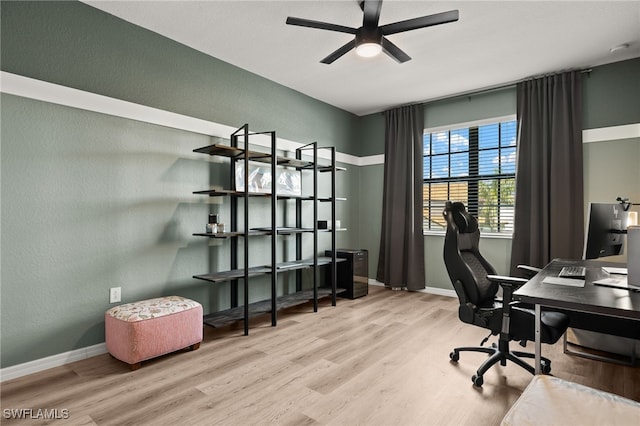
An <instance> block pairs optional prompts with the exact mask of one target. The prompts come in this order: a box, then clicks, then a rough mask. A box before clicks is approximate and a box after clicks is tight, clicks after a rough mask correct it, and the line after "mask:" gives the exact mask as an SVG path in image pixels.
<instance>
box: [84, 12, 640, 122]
mask: <svg viewBox="0 0 640 426" xmlns="http://www.w3.org/2000/svg"><path fill="white" fill-rule="evenodd" d="M86 3H88V4H90V5H92V6H94V7H96V8H99V9H102V10H104V11H106V12H108V13H111V14H113V15H116V16H118V17H120V18H122V19H125V20H127V21H129V22H131V23H134V24H137V25H139V26H142V27H145V28H148V29H150V30H152V31H154V32H156V33H159V34H162V35H164V36H166V37H168V38H171V39H173V40H175V41H178V42H180V43H182V44H185V45H187V46H190V47H192V48H194V49H197V50H199V51H202V52H204V53H207V54H209V55H211V56H214V57H216V58H218V59H221V60H223V61H225V62H228V63H231V64H233V65H236V66H238V67H240V68H243V69H245V70H248V71H250V72H252V73H255V74H258V75H260V76H262V77H265V78H267V79H269V80H272V81H275V82H277V83H280V84H282V85H284V86H287V87H290V88H292V89H294V90H297V91H299V92H302V93H304V94H306V95H308V96H311V97H313V98H316V99H319V100H321V101H324V102H326V103H328V104H331V105H334V106H336V107H338V108H342V109H344V110H346V111H350V112H352V113H354V114H357V115H365V114H369V113H373V112H378V111H382V110H385V109H388V108H391V107H394V106H399V105H403V104H408V103H414V102H422V101H428V100H432V99H437V98H441V97H447V96H451V95H456V94H460V93H465V92H470V91H475V90H478V89H484V88H491V87H496V86H500V85H503V84H506V83H513V82H515V81H518V80H521V79H525V78H528V77H532V76H536V75H541V74H545V73H552V72H557V71H562V70H567V69H575V68H588V67H592V66H596V65H602V64H606V63H611V62H617V61H621V60H624V59H629V58H634V57H640V1H638V0H636V1H616V0H607V1H570V0H564V1H505V0H503V1H423V0H420V1H418V0H414V1H406V0H385V1H384V2H383V4H382V11H381V14H380V25H384V24H388V23H392V22H396V21H402V20H406V19H411V18H415V17H419V16H423V15H430V14H434V13H439V12H444V11H447V10H452V9H458V10H459V13H460V19H459V21H458V22H454V23H450V24H445V25H438V26H434V27H430V28H422V29H418V30H414V31H410V32H405V33H400V34H395V35H391V36H389V40H391V41H392V42H393V43H395V44H396V45H397V46H398V47H400V48H401V49H402V50H404V51H405V52H406V53H407V54H408V55H409V56H411V57H412V60H410V61H408V62H406V63H404V64H398V63H396V62H395V61H394V60H393V59H391V58H390V57H388V56H387V55H384V54H383V55H379V56H378V57H375V58H371V59H365V58H360V57H358V56H357V55H356V54H355V52H354V51H351V52H349V53H348V54H346V55H345V56H343V57H341V58H340V59H338V60H337V61H335V62H334V63H333V64H331V65H326V64H322V63H320V60H321V59H322V58H324V57H325V56H327V55H328V54H329V53H331V52H333V51H334V50H336V49H337V48H338V47H340V46H342V45H343V44H345V43H347V42H348V41H349V40H350V39H351V37H353V36H351V35H349V34H345V33H338V32H332V31H323V30H318V29H311V28H303V27H297V26H291V25H286V24H285V21H286V18H287V16H295V17H298V18H305V19H312V20H317V21H324V22H330V23H335V24H339V25H344V26H348V27H354V28H357V27H360V26H361V25H362V11H361V10H360V7H359V5H358V2H357V0H286V1H273V0H256V1H246V0H235V1H231V0H226V1H223V0H209V1H151V0H145V1H92V0H91V1H86ZM623 43H627V44H629V48H627V49H625V50H622V51H618V52H614V53H611V52H610V49H611V48H612V47H614V46H618V45H620V44H623Z"/></svg>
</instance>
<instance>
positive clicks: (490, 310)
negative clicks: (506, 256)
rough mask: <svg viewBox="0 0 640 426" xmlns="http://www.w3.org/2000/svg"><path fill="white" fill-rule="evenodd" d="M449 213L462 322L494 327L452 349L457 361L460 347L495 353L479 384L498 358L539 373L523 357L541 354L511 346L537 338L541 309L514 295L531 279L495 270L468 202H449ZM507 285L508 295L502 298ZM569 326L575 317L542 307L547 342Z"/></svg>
mask: <svg viewBox="0 0 640 426" xmlns="http://www.w3.org/2000/svg"><path fill="white" fill-rule="evenodd" d="M443 214H444V216H445V218H446V221H447V233H446V236H445V242H444V262H445V265H446V267H447V272H448V273H449V277H450V278H451V282H452V283H453V287H454V289H455V291H456V293H457V295H458V299H459V300H460V307H459V309H458V315H459V317H460V320H462V322H465V323H468V324H473V325H476V326H478V327H482V328H486V329H489V330H490V331H491V334H490V335H489V336H487V338H485V339H484V340H483V341H482V342H481V343H480V346H477V347H461V348H455V349H454V350H453V352H451V354H450V358H451V360H452V361H454V362H457V361H458V359H459V358H460V352H462V351H472V352H483V353H487V354H489V355H490V356H489V358H488V359H487V360H485V362H484V363H483V364H482V365H481V366H480V367H479V368H478V370H477V372H476V374H474V375H473V376H472V377H471V381H472V382H473V384H474V385H475V386H482V384H483V382H484V380H483V378H482V376H483V375H484V373H485V372H487V371H488V370H489V368H491V366H493V365H494V364H496V363H497V362H498V361H499V362H500V365H503V366H504V365H507V360H509V361H512V362H514V363H516V364H518V365H519V366H521V367H522V368H524V369H526V370H527V371H529V372H531V373H532V374H535V369H534V367H532V366H531V365H529V364H528V363H526V362H525V361H524V360H522V359H521V358H535V355H534V354H532V353H527V352H517V351H513V352H512V351H510V350H509V342H510V341H511V340H516V341H520V344H521V345H522V346H525V345H526V341H534V340H535V312H534V311H533V310H532V309H529V308H527V307H525V306H523V305H521V304H519V303H517V302H512V294H513V291H514V290H515V289H517V288H518V287H519V286H521V285H522V284H524V283H526V282H527V280H526V279H524V278H514V277H504V276H498V275H496V271H495V269H493V267H492V266H491V265H490V264H489V262H487V260H486V259H485V258H484V257H482V255H481V254H480V252H479V251H478V244H479V241H480V231H479V229H478V222H477V220H476V218H475V217H473V216H472V215H471V214H469V212H467V210H466V208H465V206H464V204H462V203H458V202H456V203H452V202H447V204H446V207H445V210H444V213H443ZM500 287H502V291H503V295H502V300H500V299H498V298H497V297H496V294H497V292H498V289H499V288H500ZM568 325H569V318H568V317H567V316H566V315H565V314H562V313H559V312H542V315H541V341H542V343H549V344H553V343H555V342H557V341H558V339H560V337H561V336H562V335H563V334H564V332H565V331H566V329H567V326H568ZM492 335H493V336H495V335H500V336H499V339H498V344H497V345H496V344H495V343H494V344H493V345H492V346H490V347H485V346H483V345H484V343H485V342H486V341H487V340H488V339H489V337H491V336H492ZM540 364H541V365H540V367H541V370H542V372H543V373H545V374H548V373H549V372H551V361H549V359H547V358H541V362H540Z"/></svg>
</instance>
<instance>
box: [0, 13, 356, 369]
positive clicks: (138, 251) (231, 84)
mask: <svg viewBox="0 0 640 426" xmlns="http://www.w3.org/2000/svg"><path fill="white" fill-rule="evenodd" d="M1 12H2V22H1V31H2V33H1V40H2V49H1V55H2V58H1V65H2V70H3V71H6V72H10V73H13V74H17V75H21V76H25V77H30V78H35V79H39V80H44V81H46V82H51V83H55V84H58V85H62V86H67V87H71V88H76V89H80V90H83V91H86V92H92V93H97V94H101V95H106V96H109V97H112V98H116V99H121V100H126V101H131V102H135V103H137V104H141V105H145V106H150V107H154V108H159V109H162V110H167V111H170V112H175V113H179V114H184V115H187V116H191V117H196V118H201V119H204V120H207V121H212V122H216V123H220V124H226V125H230V126H234V127H239V126H241V125H242V124H244V123H249V124H250V128H251V130H276V132H277V136H278V137H280V138H285V139H288V140H293V141H297V142H301V143H307V142H311V141H318V142H319V144H320V145H323V146H336V147H337V148H338V151H340V152H344V153H350V147H351V144H352V139H353V135H354V132H355V130H356V124H357V117H356V116H354V115H353V114H350V113H347V112H345V111H342V110H340V109H337V108H334V107H332V106H329V105H327V104H324V103H322V102H319V101H316V100H314V99H311V98H309V97H306V96H304V95H302V94H300V93H298V92H295V91H293V90H291V89H288V88H286V87H283V86H280V85H278V84H275V83H273V82H271V81H268V80H266V79H263V78H261V77H258V76H256V75H253V74H251V73H248V72H246V71H243V70H241V69H238V68H236V67H233V66H231V65H229V64H227V63H224V62H222V61H219V60H216V59H214V58H211V57H208V56H206V55H204V54H202V53H200V52H197V51H195V50H193V49H190V48H188V47H185V46H183V45H180V44H178V43H175V42H173V41H171V40H169V39H166V38H164V37H161V36H159V35H157V34H155V33H152V32H150V31H147V30H144V29H142V28H139V27H136V26H133V25H131V24H128V23H126V22H124V21H122V20H120V19H117V18H115V17H112V16H110V15H108V14H105V13H103V12H101V11H98V10H96V9H94V8H92V7H89V6H87V5H85V4H83V3H79V2H2V5H1ZM0 101H1V103H2V109H1V117H0V118H1V121H2V127H1V135H0V136H1V139H0V140H1V151H0V152H1V153H2V161H1V163H0V172H1V181H0V182H1V200H2V202H3V203H2V207H3V208H2V211H1V218H2V222H1V223H2V232H1V236H0V238H1V248H2V252H1V254H2V258H1V286H2V288H1V293H0V294H1V301H0V303H1V313H0V315H1V321H0V322H1V330H0V331H1V335H2V341H1V344H2V347H1V351H2V353H1V367H2V368H5V367H8V366H13V365H16V364H20V363H24V362H27V361H31V360H37V359H41V358H44V357H47V356H51V355H56V354H60V353H64V352H67V351H71V350H74V349H79V348H85V347H88V346H91V345H95V344H99V343H102V342H104V320H103V315H104V311H105V310H106V309H108V308H109V307H111V306H112V305H110V304H109V303H108V297H109V296H108V295H109V288H110V287H117V286H119V287H122V298H123V299H122V301H123V302H130V301H134V300H140V299H143V298H148V297H157V296H160V295H167V294H178V295H182V296H186V297H191V298H193V299H195V300H198V301H199V302H201V303H202V304H203V305H204V309H205V312H210V311H215V310H218V309H222V308H226V307H227V306H228V305H229V288H228V285H227V284H222V285H218V286H211V285H209V284H208V283H206V282H204V281H199V280H195V279H193V278H192V276H193V275H196V274H203V273H207V272H209V271H210V270H221V269H226V268H227V267H228V263H229V258H228V245H229V242H228V241H223V240H215V241H208V239H205V238H198V237H194V236H192V233H194V232H202V231H203V230H204V225H205V222H206V219H207V215H208V213H209V212H217V213H220V214H221V215H222V217H223V218H225V219H226V220H227V223H228V211H229V206H228V203H229V201H228V200H227V199H209V198H208V197H199V196H195V195H193V194H192V191H195V190H200V189H205V188H207V187H209V185H210V184H212V185H219V186H226V185H228V180H229V178H228V175H227V171H226V170H227V167H228V164H225V163H224V161H216V160H213V161H212V160H210V159H209V158H208V157H206V156H203V155H196V154H193V153H192V150H193V149H194V148H198V147H201V146H205V145H208V144H211V143H214V142H218V141H219V139H218V138H213V137H208V136H205V135H202V134H197V133H191V132H187V131H181V130H175V129H171V128H168V127H163V126H159V125H153V124H148V123H144V122H140V121H135V120H130V119H125V118H121V117H114V116H110V115H104V114H100V113H96V112H91V111H86V110H83V109H77V108H71V107H67V106H62V105H57V104H53V103H48V102H43V101H39V100H34V99H28V98H23V97H19V96H14V95H9V94H6V93H3V94H2V96H1V99H0ZM347 169H348V170H347V171H346V172H341V173H340V174H339V175H338V177H337V181H338V185H339V186H338V188H339V190H338V195H339V196H343V197H346V198H348V201H347V202H344V203H340V204H339V205H338V206H337V216H338V218H340V219H341V220H342V221H343V225H344V226H347V227H348V226H350V223H351V224H355V223H356V222H357V220H356V219H355V218H357V205H356V204H354V203H355V201H356V200H357V197H354V196H355V195H357V194H356V193H355V190H356V188H354V186H353V184H352V182H358V173H359V172H358V170H357V167H354V166H349V165H347ZM329 188H330V187H329V181H328V180H327V179H326V177H325V176H323V177H322V178H321V180H320V191H321V194H324V195H328V193H327V191H328V189H329ZM352 198H353V200H354V201H353V202H352V201H351V199H352ZM251 202H252V203H253V204H254V205H252V206H251V212H252V213H251V216H250V226H260V225H262V226H265V225H267V224H268V215H265V214H264V212H265V209H268V208H269V206H267V205H264V202H263V200H253V199H252V200H251ZM261 203H262V204H263V205H261ZM305 208H307V209H308V208H309V207H308V206H307V207H305ZM327 208H328V205H326V203H322V204H321V206H320V217H321V218H323V217H324V218H327V215H328V212H327ZM285 215H286V216H287V217H288V218H289V219H292V217H293V214H292V207H291V203H289V206H288V207H287V208H286V209H285V210H284V213H283V215H282V217H283V218H284V217H285ZM309 216H310V215H309V214H307V215H306V217H309ZM265 220H266V221H267V223H264V221H265ZM289 224H291V222H289ZM356 235H357V231H354V232H340V233H338V235H337V243H338V245H339V246H341V247H352V246H353V245H354V244H355V240H354V239H353V238H355V236H356ZM304 240H305V243H304V244H305V250H308V249H309V247H310V246H311V244H310V239H307V238H305V239H304ZM329 243H330V242H329V240H328V234H325V235H321V237H320V250H321V251H322V250H323V249H324V248H326V247H327V244H329ZM311 250H312V249H311ZM292 251H293V242H292V241H291V240H290V239H287V238H285V237H282V238H280V239H279V253H278V256H279V257H280V258H284V257H285V256H287V255H291V253H292ZM267 253H270V251H269V250H268V238H266V237H265V238H263V239H262V241H260V239H257V240H256V241H255V243H254V242H253V241H252V249H251V252H250V264H251V265H255V264H264V263H265V261H266V259H267V257H268V256H267ZM305 253H306V254H307V255H311V253H312V251H311V252H309V251H305ZM290 278H291V277H287V274H281V281H282V282H281V284H280V291H281V292H284V291H289V290H290V289H291V285H292V284H291V283H292V281H291V279H290ZM251 284H252V292H251V294H250V296H251V300H257V299H261V298H265V297H266V296H267V295H268V294H269V291H268V283H267V282H266V281H265V280H262V281H261V280H252V283H251Z"/></svg>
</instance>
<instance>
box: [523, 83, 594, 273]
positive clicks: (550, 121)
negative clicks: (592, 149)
mask: <svg viewBox="0 0 640 426" xmlns="http://www.w3.org/2000/svg"><path fill="white" fill-rule="evenodd" d="M517 103H518V106H517V114H518V160H517V169H516V170H517V171H516V201H515V223H514V232H513V244H512V247H511V273H512V274H516V273H517V272H516V269H515V267H516V265H518V264H527V265H531V266H538V267H544V266H545V265H546V264H547V263H548V262H549V261H550V260H552V259H554V258H574V259H580V258H582V246H583V243H584V195H583V180H584V177H583V173H582V170H583V165H582V73H581V72H579V71H573V72H567V73H562V74H556V75H552V76H547V77H542V78H536V79H533V80H527V81H523V82H521V83H518V85H517Z"/></svg>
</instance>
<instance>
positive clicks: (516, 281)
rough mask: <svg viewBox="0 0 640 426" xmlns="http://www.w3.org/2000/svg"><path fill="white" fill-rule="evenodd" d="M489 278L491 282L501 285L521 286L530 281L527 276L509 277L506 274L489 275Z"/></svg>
mask: <svg viewBox="0 0 640 426" xmlns="http://www.w3.org/2000/svg"><path fill="white" fill-rule="evenodd" d="M487 279H488V280H489V281H491V282H497V283H499V284H500V285H502V284H505V285H507V286H510V287H513V286H516V287H520V286H521V285H522V284H525V283H527V282H528V281H529V280H528V279H526V278H518V277H507V276H504V275H487Z"/></svg>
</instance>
